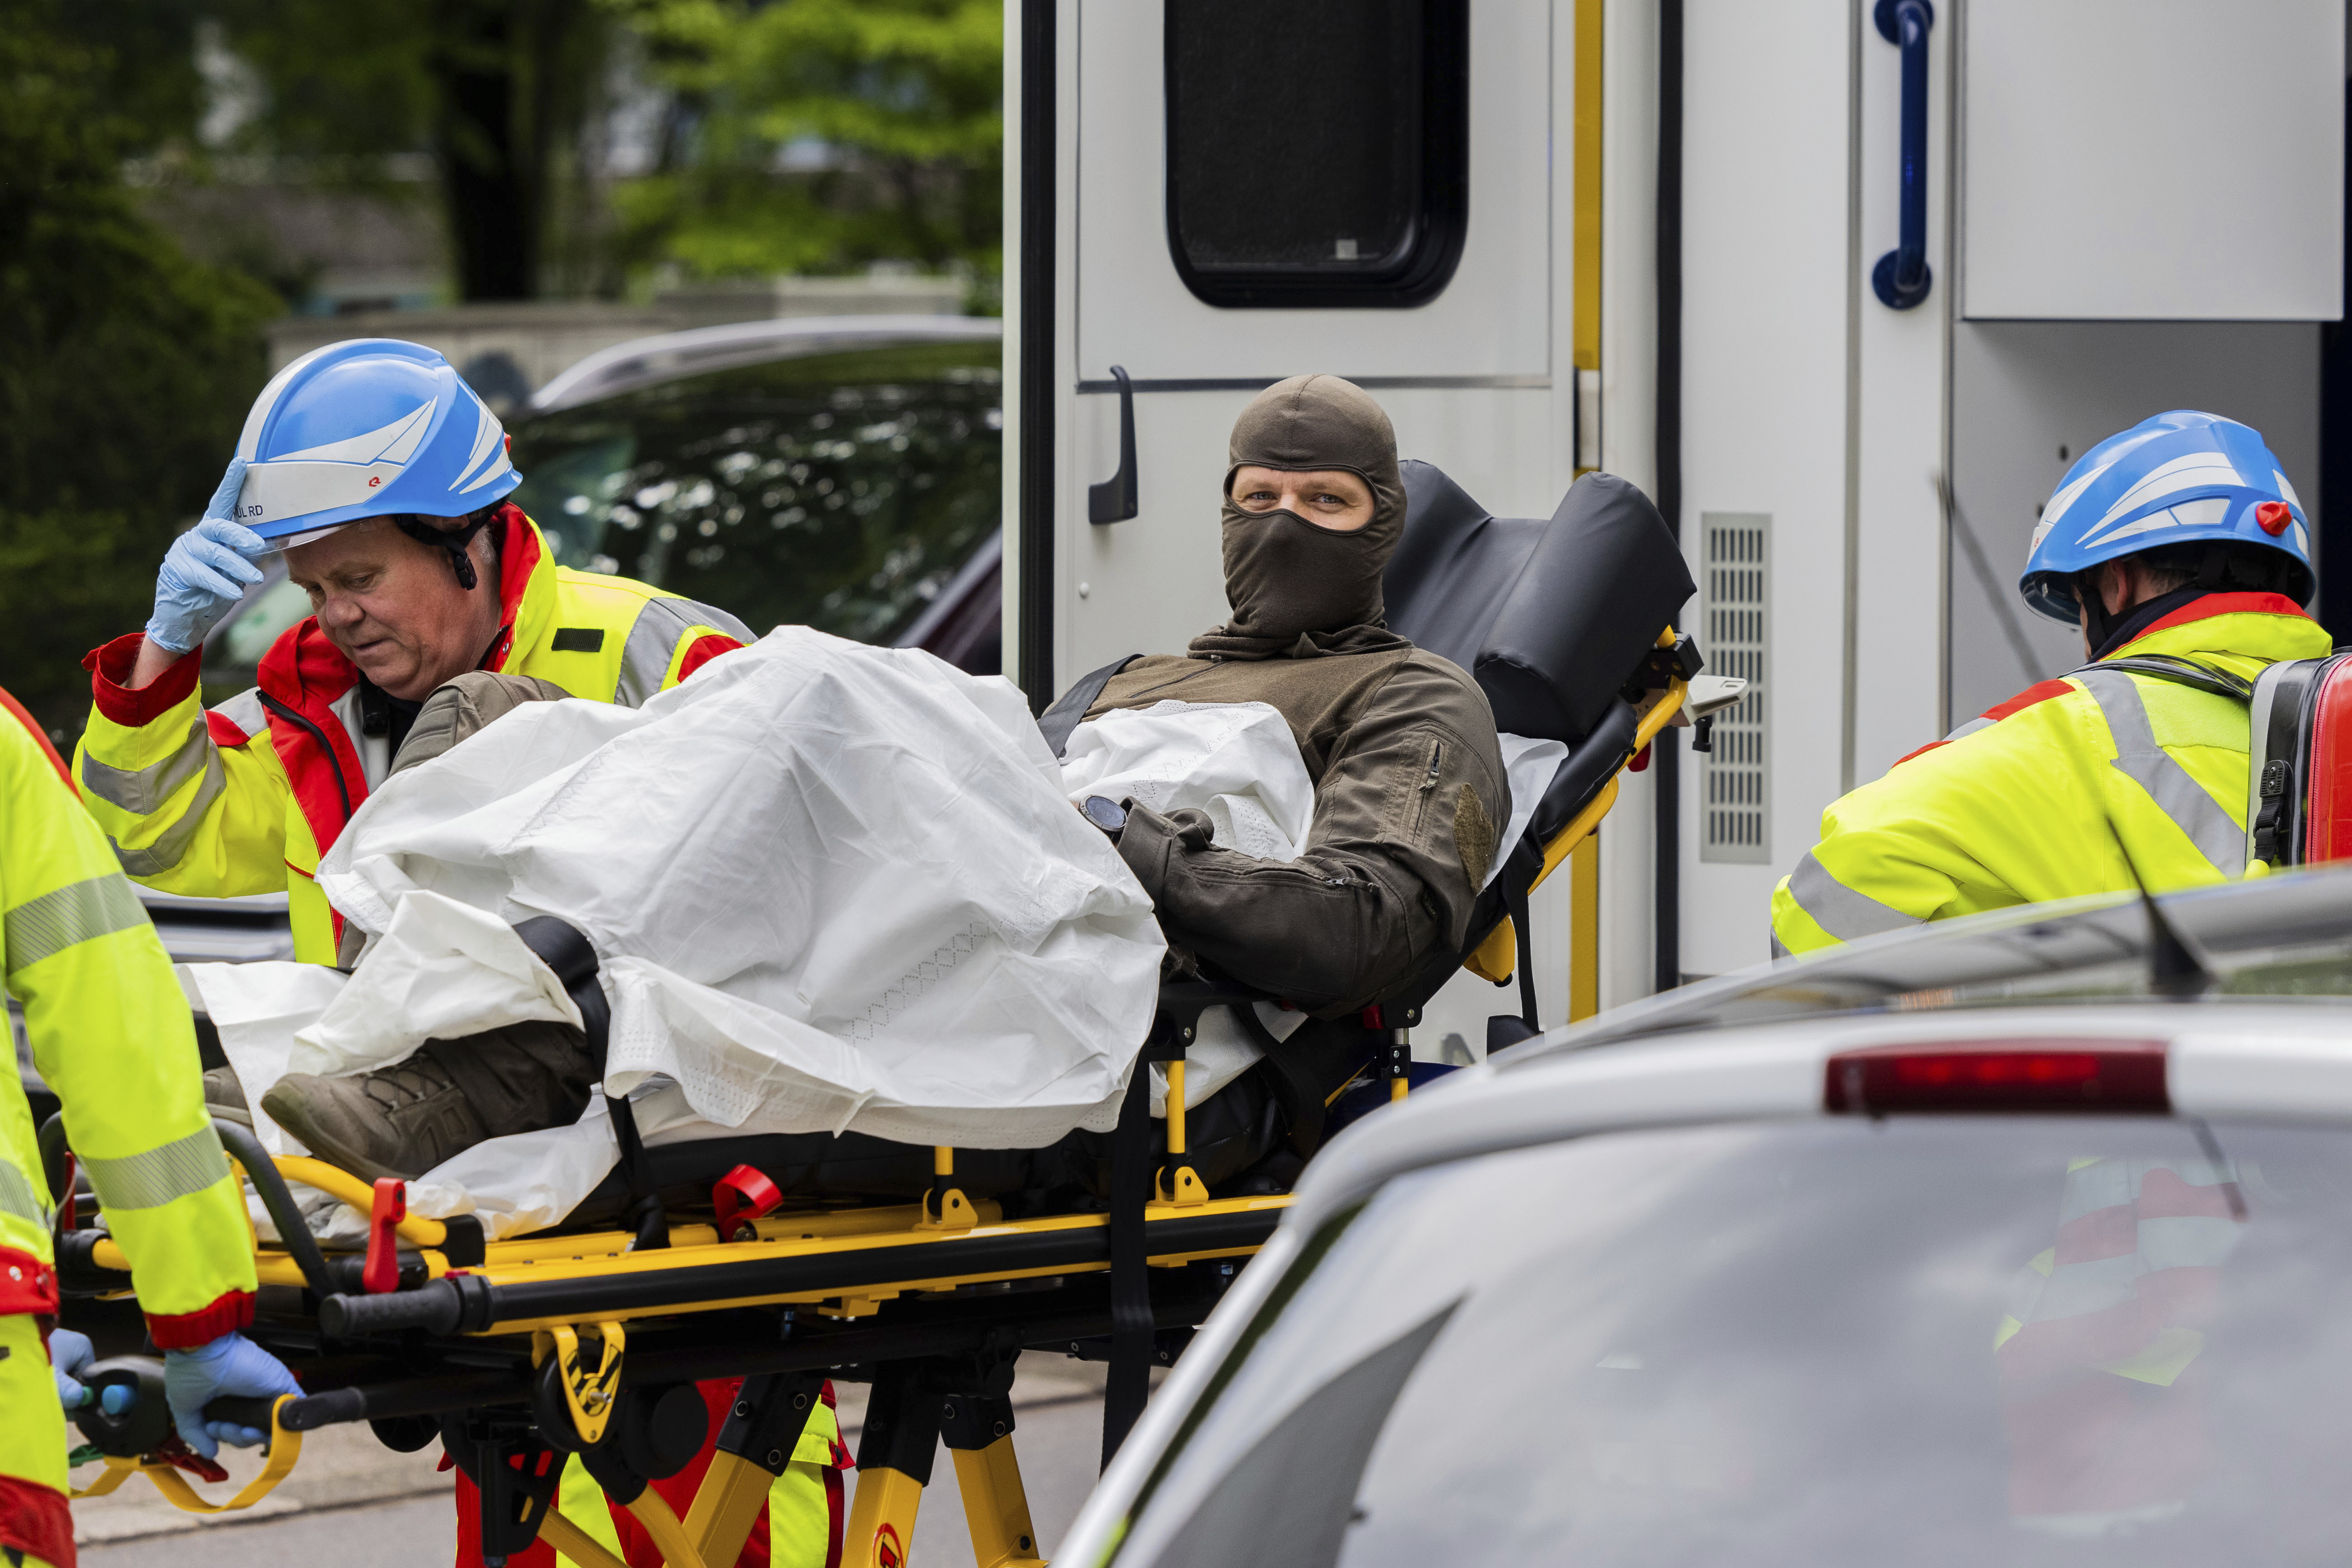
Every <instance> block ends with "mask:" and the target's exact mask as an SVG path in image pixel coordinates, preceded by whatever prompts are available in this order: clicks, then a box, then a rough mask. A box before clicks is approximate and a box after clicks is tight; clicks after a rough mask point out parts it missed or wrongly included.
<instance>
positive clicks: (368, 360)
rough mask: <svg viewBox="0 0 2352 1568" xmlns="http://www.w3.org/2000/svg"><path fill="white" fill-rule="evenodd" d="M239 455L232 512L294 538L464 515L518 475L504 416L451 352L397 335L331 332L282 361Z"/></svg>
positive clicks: (285, 539) (255, 526) (496, 496)
mask: <svg viewBox="0 0 2352 1568" xmlns="http://www.w3.org/2000/svg"><path fill="white" fill-rule="evenodd" d="M236 455H238V456H239V457H242V458H244V459H245V460H246V465H247V466H246V470H245V488H244V490H243V491H242V492H241V493H240V495H239V497H238V501H237V509H236V519H237V521H239V522H241V523H243V524H244V525H245V526H246V527H247V528H251V529H252V530H253V531H254V532H255V533H257V534H259V535H260V536H261V537H262V538H266V539H273V540H277V541H279V542H281V543H283V544H289V545H290V544H298V543H301V542H303V541H304V540H305V539H307V538H313V537H316V536H317V535H319V534H322V533H325V532H328V531H329V530H331V529H333V528H341V526H342V525H343V524H345V523H351V522H356V521H358V520H359V519H360V518H362V517H382V516H384V515H385V514H388V513H395V514H404V515H405V514H414V515H416V516H421V517H464V516H466V515H467V514H468V513H471V512H477V511H479V510H480V509H481V508H483V507H488V506H489V505H491V504H492V503H494V502H497V501H500V500H503V499H504V498H505V497H507V495H508V494H509V492H511V491H512V490H513V489H514V487H515V486H517V485H520V484H521V483H522V476H521V475H520V474H517V473H516V472H515V469H514V465H513V464H512V463H511V462H509V460H508V457H507V442H506V431H505V430H504V429H503V428H502V427H501V426H500V425H499V418H498V415H496V414H494V413H491V412H490V411H489V409H488V407H487V406H486V405H485V404H484V403H483V402H482V400H481V399H480V398H478V397H477V396H475V395H474V390H473V388H471V387H469V386H467V384H466V383H465V382H464V381H463V380H461V379H460V378H459V377H458V374H457V370H456V369H455V368H454V367H453V366H451V364H450V363H449V361H447V360H446V359H443V358H442V357H441V356H440V355H439V354H438V353H436V352H435V351H434V350H431V349H428V348H425V346H423V345H422V344H419V343H404V342H402V341H401V340H398V339H396V338H354V339H352V340H349V341H346V342H341V343H330V344H328V345H327V346H326V347H325V348H323V349H317V350H312V351H311V352H310V353H308V354H305V355H303V356H302V357H301V358H300V359H299V360H297V361H294V362H293V363H292V364H290V365H289V366H287V367H286V368H285V369H284V370H282V371H278V373H277V374H276V375H275V376H273V377H271V378H270V381H269V384H268V386H266V387H264V388H262V390H261V395H260V396H259V397H258V398H256V399H255V400H254V403H253V412H252V413H248V414H247V415H246V416H245V433H244V434H242V435H240V436H238V437H237V443H236Z"/></svg>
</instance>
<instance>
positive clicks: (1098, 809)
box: [1078, 795, 1127, 835]
mask: <svg viewBox="0 0 2352 1568" xmlns="http://www.w3.org/2000/svg"><path fill="white" fill-rule="evenodd" d="M1078 810H1081V811H1083V812H1085V813H1086V818H1087V821H1089V822H1092V823H1093V824H1094V825H1095V826H1096V827H1097V828H1100V829H1101V830H1102V831H1104V832H1106V833H1110V834H1113V835H1116V834H1117V833H1118V831H1119V830H1120V829H1121V828H1124V827H1126V826H1127V810H1126V809H1125V808H1124V807H1122V806H1121V805H1120V804H1119V803H1118V801H1116V800H1112V799H1110V798H1109V797H1108V796H1107V795H1089V796H1087V803H1086V804H1085V805H1083V806H1081V807H1079V808H1078Z"/></svg>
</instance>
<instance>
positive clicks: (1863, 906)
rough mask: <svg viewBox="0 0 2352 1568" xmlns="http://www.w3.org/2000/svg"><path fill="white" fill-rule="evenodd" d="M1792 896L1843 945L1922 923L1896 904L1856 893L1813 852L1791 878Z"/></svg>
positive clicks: (1790, 890) (1817, 922)
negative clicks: (1831, 872) (1830, 871)
mask: <svg viewBox="0 0 2352 1568" xmlns="http://www.w3.org/2000/svg"><path fill="white" fill-rule="evenodd" d="M1789 896H1790V897H1791V898H1793V899H1795V900H1796V901H1797V907H1798V908H1800V909H1801V910H1803V911H1804V912H1805V913H1806V914H1808V915H1811V916H1812V917H1813V924H1814V925H1818V926H1820V927H1821V928H1822V930H1824V931H1826V932H1828V933H1829V934H1830V935H1831V936H1834V937H1836V938H1837V939H1838V940H1839V941H1841V942H1857V941H1860V940H1861V939H1862V938H1863V937H1864V936H1877V935H1878V934H1879V933H1880V932H1882V931H1900V930H1902V929H1903V928H1904V927H1905V926H1906V925H1919V924H1920V922H1921V919H1922V917H1921V916H1919V915H1906V914H1904V913H1903V912H1902V911H1901V910H1899V909H1897V908H1895V907H1894V906H1893V905H1892V904H1881V903H1879V902H1878V900H1876V899H1874V898H1873V897H1871V896H1870V894H1866V893H1856V892H1854V890H1853V889H1852V888H1850V887H1848V886H1846V884H1845V883H1842V882H1840V881H1839V880H1838V879H1837V878H1835V877H1833V876H1832V875H1831V874H1830V873H1829V870H1828V868H1827V867H1825V866H1823V865H1822V862H1819V861H1817V860H1815V859H1814V858H1813V857H1812V853H1811V852H1810V851H1808V852H1806V855H1805V858H1804V859H1803V860H1801V861H1799V862H1797V869H1796V870H1795V872H1793V873H1790V877H1789Z"/></svg>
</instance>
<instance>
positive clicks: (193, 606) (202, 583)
mask: <svg viewBox="0 0 2352 1568" xmlns="http://www.w3.org/2000/svg"><path fill="white" fill-rule="evenodd" d="M244 488H245V459H244V458H242V457H234V458H231V459H230V460H229V465H228V472H227V473H226V474H224V475H222V476H221V482H220V488H219V489H217V490H215V491H214V492H213V498H212V501H211V504H210V505H208V506H206V507H205V517H204V520H203V521H202V522H200V523H198V524H197V525H196V526H195V527H194V528H190V529H189V530H188V531H187V532H186V533H184V534H182V535H181V536H180V537H179V538H176V539H173V541H172V548H171V549H169V550H168V551H166V552H165V553H164V556H163V570H160V571H158V572H157V573H156V574H155V613H154V615H153V616H152V618H151V619H150V620H149V621H148V622H147V640H148V641H149V642H151V643H154V644H155V645H156V646H157V647H159V648H163V649H166V650H168V651H170V652H172V653H186V652H187V651H188V650H189V649H191V648H193V647H194V646H195V645H196V644H197V643H201V642H203V641H204V640H205V632H210V631H211V630H212V629H213V628H214V627H215V625H217V624H219V622H220V618H221V617H222V616H224V615H226V614H227V613H228V612H230V611H231V610H233V609H235V608H236V601H238V600H240V599H242V598H244V597H245V591H246V590H247V589H248V588H250V587H252V586H253V585H254V584H255V583H257V582H259V581H260V580H261V575H262V574H261V569H260V568H259V567H257V566H256V565H254V564H253V561H252V559H251V558H252V557H254V556H258V555H267V554H268V553H269V552H270V550H272V549H275V548H276V547H275V546H273V545H271V544H270V543H269V541H268V540H267V539H265V538H262V537H261V536H260V535H259V534H257V533H255V532H254V531H253V530H252V529H251V528H247V527H246V526H245V525H244V524H243V523H240V522H238V521H237V520H236V503H237V497H238V495H239V494H240V493H241V492H242V491H243V490H244Z"/></svg>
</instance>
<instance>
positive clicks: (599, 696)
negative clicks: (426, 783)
mask: <svg viewBox="0 0 2352 1568" xmlns="http://www.w3.org/2000/svg"><path fill="white" fill-rule="evenodd" d="M495 526H497V527H498V528H499V529H500V547H499V594H500V598H501V601H502V603H503V609H504V625H503V629H502V630H501V632H500V633H499V639H498V641H497V642H496V643H493V644H492V646H491V649H490V653H489V655H488V658H486V659H485V660H484V661H483V664H482V667H483V668H484V669H488V670H503V671H507V672H509V673H511V674H520V675H534V676H537V677H539V678H540V679H541V680H548V681H553V682H554V683H555V684H556V685H560V686H562V688H563V689H564V690H565V691H567V692H570V693H571V694H572V695H574V696H582V697H591V698H593V699H595V700H597V701H600V702H614V703H620V704H622V705H624V706H628V707H635V706H639V705H641V704H643V703H644V702H645V700H646V698H648V697H650V696H652V695H654V694H655V693H656V692H659V691H662V690H665V689H667V687H670V686H673V685H677V683H678V682H680V681H682V680H684V679H685V678H686V677H687V676H688V675H689V674H693V673H694V672H695V671H696V670H697V669H698V668H700V667H701V666H702V665H703V664H705V663H707V662H709V660H710V659H711V658H713V657H715V656H716V655H718V654H719V653H725V652H726V651H728V650H729V649H730V648H737V647H740V646H742V645H743V644H745V643H750V642H751V640H752V639H751V632H748V631H746V630H745V629H744V627H743V625H742V623H741V622H739V621H737V620H736V619H735V618H734V617H733V616H731V615H729V614H727V613H726V612H724V611H719V610H713V609H711V608H710V607H709V605H705V604H698V603H696V602H694V601H692V600H688V599H682V598H680V597H678V596H677V594H674V593H664V592H663V591H661V590H659V589H657V588H651V587H648V586H647V585H646V584H645V583H642V582H633V581H631V580H629V579H627V578H625V577H606V576H604V575H602V574H600V573H595V572H584V571H573V570H570V569H569V568H565V567H559V566H557V565H556V564H555V562H554V560H553V559H551V557H550V556H549V554H548V552H547V547H546V543H545V541H544V540H543V539H542V538H541V535H540V531H539V526H538V525H537V524H536V523H533V522H532V521H531V520H530V518H528V517H524V516H523V514H522V512H521V511H520V509H518V508H517V507H511V506H509V507H504V508H502V510H501V513H500V516H499V521H498V523H497V524H496V525H495ZM139 646H140V637H139V635H138V634H137V633H132V634H131V635H130V636H126V637H118V638H116V639H115V640H114V641H113V642H111V643H108V644H106V645H105V646H104V647H102V648H100V649H98V650H96V651H95V652H93V653H91V654H90V655H89V658H88V659H86V660H84V661H83V663H84V664H86V665H87V666H88V667H89V671H90V685H91V689H92V693H93V695H94V698H95V701H94V706H93V707H92V709H91V712H90V716H89V728H88V729H87V730H86V731H85V732H84V733H83V736H82V740H81V745H80V747H79V749H78V750H77V751H76V753H75V758H74V776H75V778H76V779H77V780H78V781H79V784H80V786H81V793H82V800H83V803H84V804H85V805H86V806H87V807H88V808H89V813H90V815H91V816H92V817H94V818H96V819H97V821H98V824H99V826H100V828H102V829H103V830H104V831H105V832H106V836H107V837H108V838H109V839H110V840H111V841H113V844H114V850H115V853H116V854H117V855H118V856H119V857H120V858H121V864H122V869H123V870H124V871H126V872H128V873H130V874H131V876H132V877H134V878H136V879H137V880H138V881H140V882H142V883H146V884H147V885H148V886H150V887H152V888H158V889H161V890H163V891H164V892H169V893H180V894H193V895H195V896H199V897H216V898H228V897H234V896H236V895H237V894H251V893H270V892H275V891H277V890H278V889H279V888H284V889H286V891H287V894H288V901H289V914H290V915H291V918H292V920H293V925H294V955H295V956H296V957H298V958H302V959H307V960H309V961H310V962H313V963H320V964H331V963H333V962H334V958H335V945H336V942H337V940H338V938H339V937H340V936H341V916H339V915H336V914H335V913H334V912H333V910H332V909H331V908H330V907H329V905H328V904H327V901H326V898H325V896H324V895H323V894H320V892H319V890H318V888H317V886H316V885H315V884H314V883H313V882H312V880H311V879H312V877H313V875H314V874H315V873H317V871H318V869H319V860H320V856H321V855H323V854H324V853H325V852H327V850H328V849H329V848H331V846H332V845H333V843H334V841H335V840H336V838H337V836H338V835H340V834H341V831H342V830H343V824H344V823H345V822H347V821H350V820H351V816H352V812H353V811H355V810H359V807H360V804H361V802H362V801H363V800H366V799H367V796H368V791H369V790H370V789H373V788H374V787H375V786H376V785H377V784H379V783H381V782H382V781H383V778H384V775H385V774H386V773H387V772H388V771H389V770H390V768H391V765H392V758H391V747H390V744H389V740H388V737H387V736H386V735H384V734H383V733H378V734H374V735H370V734H369V733H368V729H369V724H368V719H367V716H366V714H365V712H364V708H365V706H366V705H365V702H364V700H363V697H364V691H365V689H372V688H365V689H363V688H362V685H361V682H360V679H359V672H358V670H357V669H356V668H355V667H354V666H353V665H352V663H351V661H350V660H348V659H346V658H344V657H343V655H342V654H341V653H339V652H337V651H336V649H335V646H334V644H333V643H330V642H329V641H328V640H327V636H326V633H325V632H321V631H320V629H319V623H318V621H317V620H316V618H312V619H310V620H306V621H304V622H302V623H301V624H300V625H299V626H296V627H294V628H293V629H292V630H290V631H289V632H286V633H285V635H283V636H281V637H280V638H278V641H277V643H275V644H273V645H272V646H271V648H270V650H269V652H268V654H266V655H265V656H264V657H263V659H262V661H261V669H260V677H261V684H260V685H257V686H255V687H254V688H253V689H251V690H250V691H247V692H244V693H241V694H240V695H236V696H234V697H232V698H230V699H229V700H228V701H226V702H225V703H223V704H221V706H218V707H216V708H213V709H211V710H209V711H207V710H206V709H205V706H204V705H203V703H202V701H201V699H200V698H199V696H198V695H197V689H196V681H197V674H198V670H197V665H198V664H199V661H198V660H196V659H194V658H186V659H182V660H180V661H179V662H178V663H177V664H173V666H172V667H171V669H170V670H168V671H167V672H166V673H164V674H163V675H161V676H159V677H158V678H157V679H156V680H155V681H154V683H153V684H152V685H148V686H146V687H144V688H142V689H141V690H138V691H132V690H131V689H130V688H129V687H128V686H126V685H122V684H121V683H122V682H124V681H127V680H128V679H129V678H130V674H131V667H132V665H133V664H135V663H136V661H137V659H138V657H139ZM377 728H378V729H379V730H382V729H383V726H381V725H379V726H377Z"/></svg>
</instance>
